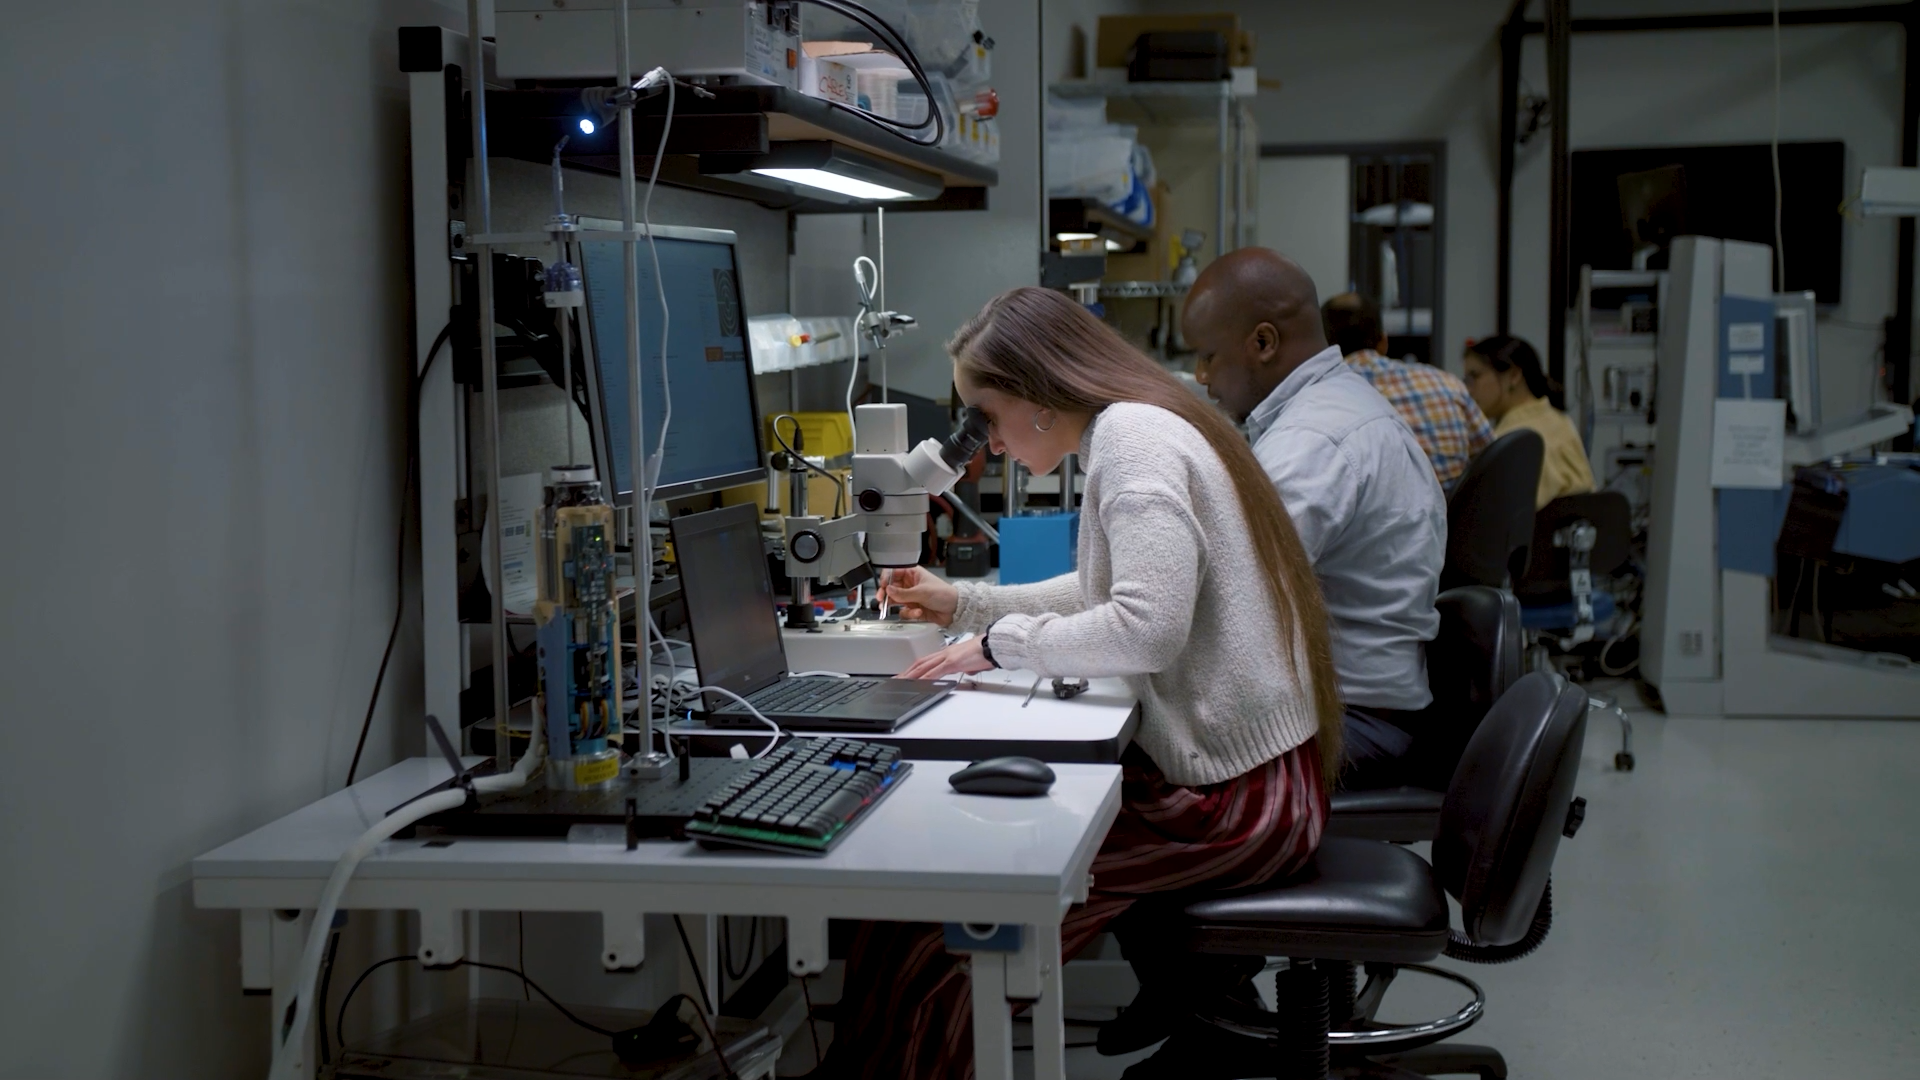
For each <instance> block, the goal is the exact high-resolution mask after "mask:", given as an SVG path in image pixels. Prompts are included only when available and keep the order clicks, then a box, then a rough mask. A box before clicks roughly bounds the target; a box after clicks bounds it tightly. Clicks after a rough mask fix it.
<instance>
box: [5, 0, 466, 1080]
mask: <svg viewBox="0 0 1920 1080" xmlns="http://www.w3.org/2000/svg"><path fill="white" fill-rule="evenodd" d="M434 11H435V5H432V4H427V3H420V2H414V3H393V2H383V0H355V2H351V3H348V2H339V0H329V2H319V0H306V2H283V3H279V4H274V5H257V4H240V3H232V2H225V3H209V2H191V0H176V2H172V3H165V4H156V3H138V2H132V0H74V2H67V3H59V4H41V5H31V6H27V7H20V6H18V5H16V6H15V7H14V8H13V9H12V10H10V12H9V14H8V18H7V26H6V30H5V32H4V33H0V101H4V102H6V103H7V107H6V108H5V109H0V145H4V146H6V147H7V152H6V154H5V155H4V156H0V236H5V237H6V239H7V244H8V249H9V251H10V252H11V256H12V257H11V258H10V259H9V260H8V268H7V270H6V271H5V272H4V273H5V287H4V288H0V323H4V325H6V326H7V328H8V330H7V334H8V344H7V346H6V347H5V349H4V350H3V351H0V355H4V358H5V359H4V365H5V380H6V385H7V390H6V400H7V402H8V404H9V406H10V408H9V410H8V412H9V415H8V417H7V419H6V421H5V423H4V424H0V460H4V461H5V462H6V463H7V468H6V469H5V470H3V471H0V501H4V504H5V505H6V506H8V507H9V508H10V510H9V517H10V527H8V528H7V529H5V530H4V539H3V540H0V567H3V568H4V569H0V613H3V614H4V619H3V620H0V627H4V628H3V629H0V718H3V719H0V724H4V729H3V730H4V731H5V736H4V745H3V747H0V753H3V754H4V756H5V759H6V760H7V761H8V762H9V768H8V770H7V780H6V783H5V784H0V820H4V821H5V822H6V823H7V827H6V829H5V830H4V839H0V845H4V846H3V847H0V863H3V864H4V865H5V866H6V872H5V874H4V876H3V879H0V880H3V881H4V884H0V926H3V927H5V930H4V932H0V972H5V978H4V980H0V1076H4V1077H27V1076H32V1077H87V1078H94V1077H241V1076H255V1075H258V1074H260V1073H261V1072H263V1071H264V1069H265V1065H266V1060H267V1058H266V1043H267V1040H266V1033H267V1006H266V1001H265V999H263V998H251V997H243V996H242V995H241V993H240V986H239V968H238V966H237V964H238V940H239V934H238V920H237V919H236V918H235V916H234V915H233V914H231V913H224V912H199V911H196V910H194V908H193V906H192V902H191V895H190V885H189V879H188V871H187V866H188V862H189V860H191V859H192V858H193V857H194V856H195V855H198V854H200V853H201V852H204V851H206V850H209V849H211V848H212V847H214V846H215V845H218V844H221V843H224V842H226V841H228V840H231V839H233V838H234V837H236V836H238V835H240V834H241V833H243V832H245V831H247V830H248V829H251V828H253V827H255V826H258V825H261V824H264V823H265V822H267V821H269V820H271V819H273V818H275V817H277V816H279V815H281V814H284V813H286V812H288V811H290V810H292V809H294V808H296V807H298V806H299V805H301V804H302V803H305V802H308V801H310V800H312V799H314V798H316V797H318V796H319V795H321V794H323V793H324V792H326V791H328V790H330V789H332V788H334V787H337V786H338V785H339V784H340V782H341V780H342V778H343V776H344V774H345V772H346V768H347V760H348V758H349V756H350V755H351V754H352V751H353V740H354V736H355V734H356V731H357V729H358V727H359V723H360V718H361V714H362V711H363V710H364V709H365V707H366V701H367V693H368V690H369V687H370V685H371V682H372V679H373V672H374V668H375V667H376V665H377V664H378V662H379V658H380V651H381V648H382V646H383V645H384V643H385V639H386V635H387V628H388V624H389V620H390V619H391V618H392V615H393V610H394V603H395V598H396V589H397V588H399V586H400V583H399V582H398V581H396V580H395V566H394V558H395V539H396V536H395V534H396V530H397V529H398V528H399V527H400V523H401V517H402V511H401V487H402V476H403V471H402V466H403V462H404V460H405V453H404V446H405V436H404V433H405V424H404V410H403V405H404V402H405V400H406V382H405V380H406V378H407V373H408V364H409V359H408V358H409V354H410V352H411V338H410V330H409V326H408V314H407V313H408V310H409V301H408V294H409V286H408V278H407V272H406V236H407V231H406V202H405V199H406V195H405V191H406V188H405V183H406V166H405V160H406V159H405V150H406V130H405V123H406V109H405V99H404V84H403V82H402V77H401V75H400V73H399V71H398V69H397V66H396V60H395V38H394V29H393V28H394V27H395V26H397V25H400V24H403V23H412V22H422V21H429V20H430V17H431V15H432V14H433V12H434ZM455 25H458V23H457V22H456V23H455ZM409 591H410V592H411V589H409ZM413 606H414V607H415V608H416V609H417V600H416V602H415V604H414V605H413ZM415 622H417V614H415V615H413V616H410V617H409V620H408V625H407V627H406V628H405V630H404V632H403V633H402V635H401V644H400V648H399V650H398V652H397V653H396V655H395V657H394V661H393V664H392V668H391V670H390V671H389V673H388V679H387V688H386V692H385V695H384V697H383V700H382V706H381V708H380V710H379V713H378V715H377V717H376V721H375V730H374V733H373V737H372V739H371V740H370V742H369V744H368V752H367V760H366V761H365V762H364V763H363V766H362V769H363V772H364V771H366V770H367V769H368V768H373V769H378V768H380V767H382V766H384V765H385V764H386V763H387V762H388V761H390V760H391V759H392V758H393V757H394V756H395V754H396V752H397V751H398V750H400V749H401V748H403V747H405V748H412V747H417V746H418V745H419V744H420V742H421V738H420V736H419V734H418V733H417V732H415V731H413V730H406V731H404V732H396V731H395V730H394V723H395V721H396V720H397V718H401V717H417V716H418V715H419V709H420V686H419V674H418V672H419V647H418V630H417V627H416V626H415V625H414V623H415ZM410 726H411V724H409V727H410Z"/></svg>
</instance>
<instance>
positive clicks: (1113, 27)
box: [1088, 12, 1253, 76]
mask: <svg viewBox="0 0 1920 1080" xmlns="http://www.w3.org/2000/svg"><path fill="white" fill-rule="evenodd" d="M1154 30H1218V31H1219V32H1220V33H1222V34H1224V35H1226V38H1227V63H1228V65H1230V66H1232V67H1251V66H1253V32H1252V31H1251V30H1242V29H1240V16H1238V15H1235V14H1233V13H1232V12H1216V13H1213V14H1209V15H1102V16H1100V24H1099V30H1098V32H1097V33H1096V34H1095V37H1094V47H1093V54H1094V59H1093V62H1094V66H1096V67H1103V68H1124V67H1126V66H1127V51H1128V50H1130V49H1132V48H1133V43H1134V41H1135V39H1137V38H1139V36H1140V35H1141V34H1144V33H1148V32H1149V31H1154ZM1088 74H1089V76H1091V74H1092V73H1091V72H1089V73H1088Z"/></svg>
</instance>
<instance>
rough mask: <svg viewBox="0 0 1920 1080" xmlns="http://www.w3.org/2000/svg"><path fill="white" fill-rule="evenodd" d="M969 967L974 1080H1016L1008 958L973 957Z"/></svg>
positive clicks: (987, 954) (981, 954)
mask: <svg viewBox="0 0 1920 1080" xmlns="http://www.w3.org/2000/svg"><path fill="white" fill-rule="evenodd" d="M970 964H971V976H972V982H973V1071H974V1077H975V1080H1013V1014H1012V1012H1011V1011H1010V1010H1009V1009H1008V1008H1007V954H1005V953H986V952H979V953H974V954H973V955H972V957H971V958H970Z"/></svg>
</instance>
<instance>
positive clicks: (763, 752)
mask: <svg viewBox="0 0 1920 1080" xmlns="http://www.w3.org/2000/svg"><path fill="white" fill-rule="evenodd" d="M694 691H695V692H696V693H703V694H704V693H708V692H712V693H715V694H725V695H726V696H727V697H730V698H732V699H733V700H735V701H737V702H739V703H740V707H741V708H743V709H745V710H747V711H748V712H750V713H752V714H753V716H754V719H756V720H758V721H760V722H761V723H763V724H765V725H767V726H768V727H770V728H772V729H773V734H774V737H773V738H770V739H768V740H767V745H765V746H763V747H761V748H760V752H759V753H757V754H755V755H753V756H754V757H757V758H763V757H766V756H767V754H768V753H770V752H772V750H773V746H774V744H775V743H777V742H779V741H780V739H779V736H781V735H785V734H786V733H787V729H785V728H783V727H781V726H780V725H779V724H776V723H774V722H773V721H771V720H769V719H767V717H766V714H765V713H763V712H761V711H760V710H759V709H756V708H754V707H753V703H752V702H750V701H748V700H747V699H746V698H743V697H741V696H740V695H739V694H736V693H734V692H733V691H731V690H728V689H726V688H725V687H722V686H696V687H694Z"/></svg>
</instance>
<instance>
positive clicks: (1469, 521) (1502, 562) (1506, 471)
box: [1440, 428, 1547, 589]
mask: <svg viewBox="0 0 1920 1080" xmlns="http://www.w3.org/2000/svg"><path fill="white" fill-rule="evenodd" d="M1546 452H1547V444H1546V443H1545V442H1543V441H1542V440H1541V438H1540V434H1539V433H1538V432H1536V431H1529V430H1527V429H1525V428H1522V429H1520V430H1518V431H1509V432H1508V433H1506V434H1505V435H1502V436H1500V437H1499V438H1497V439H1495V440H1493V443H1492V445H1490V446H1488V447H1487V448H1486V449H1485V450H1482V451H1480V453H1479V454H1478V455H1477V456H1475V457H1474V459H1473V460H1472V461H1470V462H1468V463H1467V471H1466V472H1464V473H1462V474H1460V483H1459V484H1458V485H1457V486H1456V487H1455V488H1454V489H1453V496H1452V497H1451V498H1449V499H1448V500H1447V561H1446V564H1445V566H1443V567H1442V568H1441V571H1440V587H1441V588H1443V589H1451V588H1453V587H1455V586H1457V585H1491V586H1493V587H1494V588H1496V589H1498V588H1504V587H1506V586H1507V584H1508V582H1509V581H1518V580H1520V576H1521V575H1522V574H1524V573H1525V572H1526V569H1527V545H1528V543H1529V542H1530V541H1532V539H1533V500H1534V497H1535V495H1536V494H1537V493H1538V492H1539V490H1540V462H1541V460H1542V459H1543V458H1545V457H1546Z"/></svg>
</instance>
